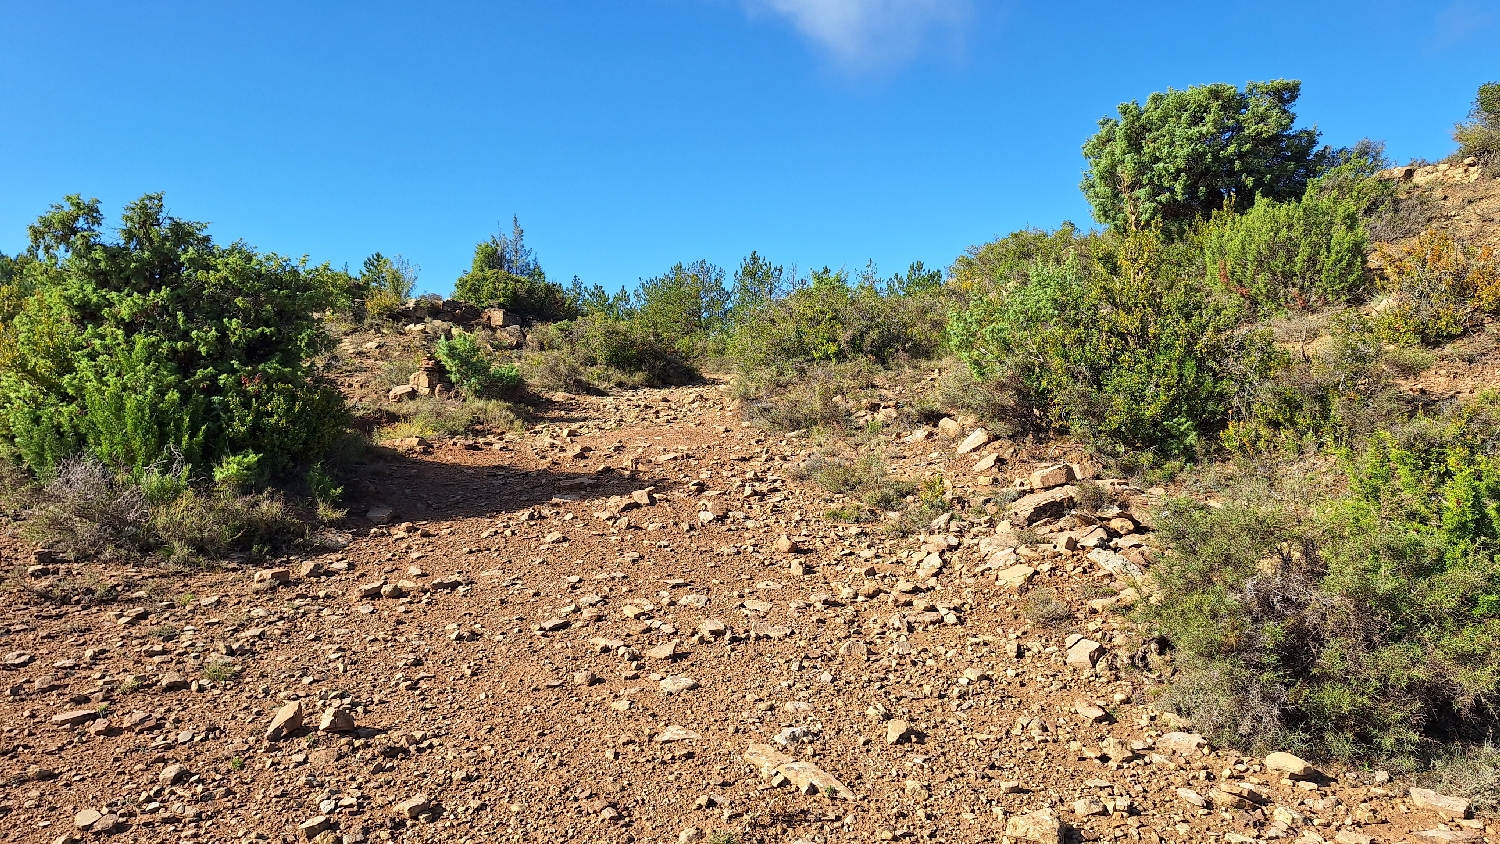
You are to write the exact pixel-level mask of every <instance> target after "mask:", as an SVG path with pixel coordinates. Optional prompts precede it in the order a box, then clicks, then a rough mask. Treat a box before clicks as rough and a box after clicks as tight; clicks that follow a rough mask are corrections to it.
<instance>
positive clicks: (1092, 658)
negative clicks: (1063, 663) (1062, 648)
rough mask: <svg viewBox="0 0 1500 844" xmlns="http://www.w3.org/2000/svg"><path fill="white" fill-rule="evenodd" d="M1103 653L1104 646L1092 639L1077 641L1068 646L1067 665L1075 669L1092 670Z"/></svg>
mask: <svg viewBox="0 0 1500 844" xmlns="http://www.w3.org/2000/svg"><path fill="white" fill-rule="evenodd" d="M1103 652H1104V646H1103V645H1101V644H1099V643H1098V642H1095V641H1094V640H1093V639H1079V640H1078V641H1076V642H1074V643H1073V644H1071V645H1069V646H1068V664H1069V665H1071V666H1073V667H1075V668H1093V667H1094V663H1096V662H1098V661H1099V656H1100V655H1101V654H1102V653H1103Z"/></svg>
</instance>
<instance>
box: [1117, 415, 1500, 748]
mask: <svg viewBox="0 0 1500 844" xmlns="http://www.w3.org/2000/svg"><path fill="white" fill-rule="evenodd" d="M1496 412H1497V405H1496V403H1495V400H1494V399H1493V398H1490V399H1486V400H1483V401H1480V402H1477V403H1475V404H1473V405H1469V406H1465V407H1462V408H1458V409H1456V410H1455V411H1454V413H1453V414H1452V415H1451V416H1450V417H1449V418H1446V419H1443V420H1435V419H1418V420H1414V421H1412V422H1409V423H1406V424H1404V425H1402V426H1401V427H1400V428H1398V429H1396V430H1393V431H1380V432H1376V433H1375V434H1373V435H1372V436H1371V437H1369V441H1368V445H1367V446H1366V447H1365V449H1364V450H1363V451H1362V452H1360V453H1357V454H1354V453H1350V454H1347V455H1346V456H1345V457H1344V459H1343V461H1342V462H1343V466H1344V469H1343V472H1344V474H1345V478H1344V482H1343V483H1338V482H1337V481H1336V480H1335V479H1323V483H1320V484H1317V485H1309V486H1308V487H1306V488H1303V489H1299V490H1298V493H1300V494H1302V495H1305V496H1307V497H1308V498H1307V500H1308V503H1307V504H1305V505H1301V506H1297V507H1290V506H1287V505H1286V503H1285V500H1286V499H1285V497H1284V496H1269V495H1268V496H1261V497H1247V498H1242V499H1240V500H1235V501H1233V502H1230V503H1227V504H1226V505H1225V506H1222V507H1218V508H1212V507H1207V506H1204V505H1202V504H1198V503H1195V502H1192V501H1190V500H1186V499H1183V500H1178V501H1175V502H1173V503H1172V504H1171V505H1170V506H1169V507H1167V508H1166V509H1165V510H1164V512H1163V516H1164V518H1163V520H1162V523H1161V526H1160V527H1161V530H1162V533H1163V538H1164V539H1165V541H1166V542H1167V544H1168V546H1169V548H1170V549H1171V550H1170V553H1168V554H1167V555H1166V557H1165V558H1164V560H1163V562H1162V564H1161V565H1159V566H1158V567H1157V568H1156V569H1155V571H1154V572H1153V580H1154V581H1155V583H1156V585H1157V586H1158V587H1159V589H1160V598H1161V600H1160V603H1159V604H1158V605H1154V606H1151V607H1150V608H1149V609H1148V610H1147V611H1146V616H1147V617H1149V618H1150V620H1151V621H1152V622H1153V623H1155V624H1156V625H1158V626H1159V628H1160V629H1161V630H1162V631H1163V632H1164V633H1166V634H1167V635H1168V636H1169V637H1170V639H1171V641H1172V643H1173V644H1174V645H1175V647H1176V648H1177V653H1178V654H1179V676H1178V678H1177V680H1176V683H1175V684H1174V686H1173V689H1172V691H1171V693H1170V694H1169V696H1168V701H1169V702H1170V703H1171V704H1173V705H1175V706H1177V707H1178V708H1179V709H1180V710H1181V711H1183V712H1184V713H1185V714H1187V715H1190V716H1191V717H1192V718H1193V719H1194V722H1195V723H1196V724H1197V725H1198V726H1200V727H1203V728H1205V729H1208V730H1211V731H1213V732H1215V733H1216V734H1218V735H1219V737H1220V738H1221V739H1222V740H1224V741H1229V742H1231V743H1236V744H1246V745H1249V746H1252V747H1256V748H1267V747H1273V746H1279V747H1296V748H1301V749H1307V750H1311V751H1316V752H1321V753H1328V754H1333V755H1337V756H1342V757H1353V756H1357V755H1361V754H1364V753H1368V752H1377V753H1380V754H1384V755H1392V754H1407V755H1410V754H1414V753H1416V752H1417V751H1418V750H1419V749H1420V748H1421V744H1422V740H1423V739H1424V738H1426V737H1446V738H1462V737H1468V738H1478V737H1482V736H1483V735H1484V733H1485V732H1486V730H1487V729H1488V726H1487V725H1488V724H1489V723H1490V722H1491V718H1492V717H1493V707H1494V705H1495V703H1496V699H1497V698H1496V696H1497V694H1500V646H1497V645H1500V560H1497V553H1500V544H1497V541H1496V540H1497V538H1500V471H1497V463H1496V457H1495V444H1496V443H1495V436H1496V430H1497V428H1496V421H1497V418H1496Z"/></svg>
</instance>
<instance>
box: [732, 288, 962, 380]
mask: <svg viewBox="0 0 1500 844" xmlns="http://www.w3.org/2000/svg"><path fill="white" fill-rule="evenodd" d="M913 270H914V271H915V272H916V273H917V274H918V275H919V276H920V275H923V274H925V271H923V270H922V269H921V267H920V265H914V266H913ZM910 274H911V273H910V272H909V275H910ZM928 278H929V280H930V276H928ZM906 284H907V282H906V279H905V278H904V277H902V276H897V277H895V278H893V279H891V280H890V281H888V282H885V283H884V284H883V285H882V284H880V283H879V282H878V279H876V277H875V274H874V269H873V267H871V268H870V269H868V270H867V271H866V273H865V274H864V275H863V276H862V277H861V278H860V279H859V281H858V282H857V283H853V284H851V283H850V279H849V276H848V274H847V273H845V272H844V271H842V270H840V271H838V272H834V271H832V270H830V269H829V268H827V267H824V268H823V269H821V270H818V271H815V272H814V273H813V274H812V277H811V279H810V281H809V283H808V284H806V285H804V286H802V287H799V288H797V289H795V290H793V291H791V292H790V293H789V294H788V295H786V296H785V297H783V298H780V299H772V300H768V301H765V302H763V303H762V304H761V305H760V306H759V307H757V308H755V309H753V310H747V312H746V313H744V314H742V315H741V316H740V317H739V321H738V323H737V325H736V326H735V329H734V333H733V335H732V336H731V337H730V338H729V342H728V346H727V350H726V354H727V356H728V357H729V359H730V360H731V361H732V362H733V363H734V365H735V367H736V369H737V370H738V371H739V372H740V374H741V375H742V376H754V377H764V376H765V375H766V374H776V375H788V374H794V373H797V372H799V371H801V370H803V369H805V368H806V367H808V366H809V365H813V364H824V363H843V362H849V361H856V360H863V361H869V362H873V363H877V364H881V365H888V364H890V363H892V362H894V361H895V360H896V359H898V358H900V357H909V358H927V357H931V356H932V355H934V354H936V353H937V352H938V351H939V349H941V347H942V338H943V332H942V325H943V323H942V320H943V311H944V295H945V294H944V292H943V290H942V289H941V287H940V286H934V285H932V284H931V283H927V284H925V285H924V284H921V283H918V284H917V285H915V286H914V288H913V289H914V291H915V292H911V293H905V292H902V291H903V290H904V289H906ZM882 288H883V289H882Z"/></svg>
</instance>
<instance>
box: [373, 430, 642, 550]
mask: <svg viewBox="0 0 1500 844" xmlns="http://www.w3.org/2000/svg"><path fill="white" fill-rule="evenodd" d="M452 452H458V453H459V455H461V459H462V460H463V461H464V462H454V460H453V459H452V458H453V456H454V455H452ZM508 456H509V455H508V454H507V453H505V452H485V451H470V450H467V449H463V448H462V447H461V446H451V445H443V446H439V447H437V448H436V449H435V450H434V451H433V452H432V453H430V454H408V453H402V452H398V451H394V450H391V449H385V448H382V449H377V450H376V452H375V456H373V457H372V459H370V460H369V461H368V462H367V463H365V464H364V465H363V466H361V467H360V468H359V470H358V472H357V473H356V474H357V479H356V480H355V481H354V482H353V483H350V484H349V485H348V486H347V487H346V489H347V490H348V495H347V500H346V502H345V506H346V507H347V508H348V510H349V515H348V517H347V518H346V519H345V524H344V527H345V528H347V529H353V530H356V531H357V530H358V529H359V528H367V527H371V526H374V524H375V523H376V522H377V521H388V522H391V523H400V522H407V521H409V522H419V521H448V520H456V519H489V518H495V517H497V516H501V515H505V514H508V513H515V512H519V511H521V510H526V509H528V508H531V507H537V506H541V505H545V504H554V503H555V504H569V503H574V502H582V501H595V500H598V501H603V500H605V499H608V498H609V497H611V496H616V495H620V496H626V495H630V494H631V493H632V492H635V491H636V490H640V489H645V488H646V487H647V486H651V485H652V483H649V482H647V481H645V480H643V479H641V478H639V477H633V476H631V475H628V474H627V473H625V472H624V471H623V470H620V469H617V468H614V467H604V468H602V469H600V468H598V467H597V463H588V462H585V461H578V465H576V466H543V467H540V468H537V469H522V468H517V467H515V466H511V465H508V463H507V457H508ZM656 485H657V486H660V484H659V483H658V484H656ZM382 506H384V507H390V508H391V511H392V512H391V513H390V515H389V517H388V518H385V519H378V520H377V519H372V518H370V516H372V515H378V512H372V511H378V509H379V508H380V507H382Z"/></svg>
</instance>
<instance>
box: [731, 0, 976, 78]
mask: <svg viewBox="0 0 1500 844" xmlns="http://www.w3.org/2000/svg"><path fill="white" fill-rule="evenodd" d="M741 1H742V2H743V4H744V6H745V8H746V10H748V11H749V12H750V13H751V14H752V15H761V14H773V15H779V16H781V17H784V18H786V19H787V20H789V21H790V22H791V24H792V25H793V26H794V27H796V28H797V30H798V31H799V32H801V33H802V34H803V35H804V36H806V37H808V38H811V39H813V40H814V41H816V42H818V43H820V44H822V45H823V46H824V47H826V48H827V49H828V51H829V52H830V54H831V55H832V57H833V58H834V59H835V60H837V61H838V62H839V63H841V64H845V65H875V64H887V63H890V62H898V61H902V60H905V59H907V58H910V57H911V56H912V55H913V54H915V53H916V52H917V51H918V50H919V49H921V48H922V47H923V46H924V45H925V44H927V43H928V42H929V41H930V40H932V39H934V38H937V39H939V40H944V39H946V40H949V41H950V43H954V44H956V43H958V39H959V37H960V36H961V35H962V28H963V25H964V24H966V23H967V22H968V21H969V20H970V18H971V17H972V16H973V12H974V3H973V0H741Z"/></svg>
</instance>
